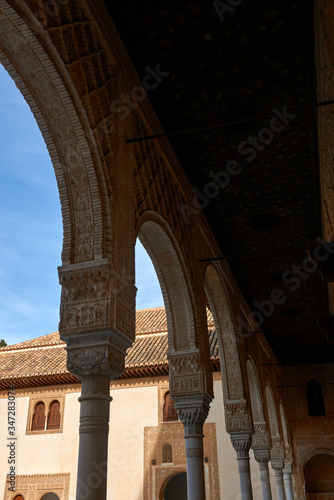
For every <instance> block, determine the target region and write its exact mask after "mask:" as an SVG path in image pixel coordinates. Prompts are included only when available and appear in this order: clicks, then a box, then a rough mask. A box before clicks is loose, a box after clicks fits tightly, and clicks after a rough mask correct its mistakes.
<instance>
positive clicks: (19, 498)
mask: <svg viewBox="0 0 334 500" xmlns="http://www.w3.org/2000/svg"><path fill="white" fill-rule="evenodd" d="M14 500H24V497H23V496H22V495H16V497H15V498H14Z"/></svg>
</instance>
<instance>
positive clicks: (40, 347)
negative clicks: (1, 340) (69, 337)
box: [0, 333, 66, 355]
mask: <svg viewBox="0 0 334 500" xmlns="http://www.w3.org/2000/svg"><path fill="white" fill-rule="evenodd" d="M49 335H52V334H51V333H50V334H49ZM22 343H23V342H22ZM64 345H66V342H64V341H63V340H60V341H59V342H50V344H34V345H26V346H20V344H14V345H13V346H12V349H7V350H6V351H5V350H3V351H2V350H1V349H0V355H1V354H2V353H4V354H6V353H8V352H12V351H27V352H28V351H36V349H37V350H43V349H53V348H56V347H63V346H64ZM17 346H20V347H17Z"/></svg>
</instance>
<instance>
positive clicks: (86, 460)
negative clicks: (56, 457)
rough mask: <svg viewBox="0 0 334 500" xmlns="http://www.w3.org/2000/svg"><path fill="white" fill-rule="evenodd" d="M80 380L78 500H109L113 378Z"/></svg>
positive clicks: (102, 377)
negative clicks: (111, 385)
mask: <svg viewBox="0 0 334 500" xmlns="http://www.w3.org/2000/svg"><path fill="white" fill-rule="evenodd" d="M81 381H82V385H81V397H80V398H79V401H80V427H79V435H80V439H79V463H78V479H77V494H76V500H106V495H107V461H108V432H109V407H110V401H111V400H112V398H111V397H110V379H109V377H107V376H103V375H96V374H92V375H83V376H82V377H81Z"/></svg>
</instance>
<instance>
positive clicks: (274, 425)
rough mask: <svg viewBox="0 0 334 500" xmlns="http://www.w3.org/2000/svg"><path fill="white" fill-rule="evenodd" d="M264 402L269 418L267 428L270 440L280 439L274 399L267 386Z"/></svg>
mask: <svg viewBox="0 0 334 500" xmlns="http://www.w3.org/2000/svg"><path fill="white" fill-rule="evenodd" d="M266 401H267V408H268V417H269V427H270V434H271V437H272V439H274V438H278V437H279V438H280V437H281V434H280V429H279V425H278V416H277V409H276V403H275V399H274V396H273V392H272V389H271V387H270V385H269V384H267V385H266Z"/></svg>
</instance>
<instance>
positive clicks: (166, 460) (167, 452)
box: [162, 443, 173, 464]
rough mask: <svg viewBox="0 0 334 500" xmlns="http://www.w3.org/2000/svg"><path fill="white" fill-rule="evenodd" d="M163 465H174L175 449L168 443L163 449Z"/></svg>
mask: <svg viewBox="0 0 334 500" xmlns="http://www.w3.org/2000/svg"><path fill="white" fill-rule="evenodd" d="M162 463H163V464H172V463H173V448H172V445H171V444H169V443H166V444H164V445H163V447H162Z"/></svg>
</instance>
